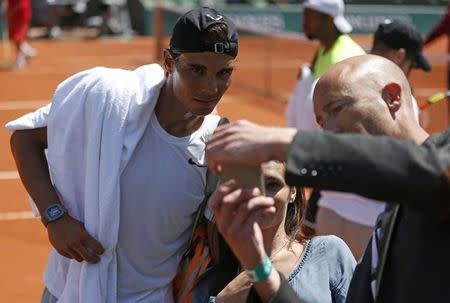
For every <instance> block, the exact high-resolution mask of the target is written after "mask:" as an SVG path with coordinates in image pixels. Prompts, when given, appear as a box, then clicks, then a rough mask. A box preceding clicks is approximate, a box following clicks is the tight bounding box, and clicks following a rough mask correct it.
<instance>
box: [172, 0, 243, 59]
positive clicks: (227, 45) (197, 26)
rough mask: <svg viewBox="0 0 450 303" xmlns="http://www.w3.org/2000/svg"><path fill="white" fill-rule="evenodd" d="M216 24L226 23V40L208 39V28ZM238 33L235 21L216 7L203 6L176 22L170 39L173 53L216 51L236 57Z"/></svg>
mask: <svg viewBox="0 0 450 303" xmlns="http://www.w3.org/2000/svg"><path fill="white" fill-rule="evenodd" d="M215 24H225V25H226V26H227V28H228V37H227V39H226V40H224V41H214V42H208V41H206V34H207V29H208V28H209V27H211V26H212V25H215ZM238 39H239V36H238V33H237V31H236V27H235V25H234V24H233V22H232V21H231V20H230V19H229V18H227V17H226V16H225V15H223V14H221V13H219V12H217V11H216V10H215V9H212V8H208V7H201V8H196V9H193V10H190V11H189V12H187V13H186V14H184V15H183V16H181V17H180V18H179V19H178V21H177V23H176V24H175V26H174V28H173V32H172V38H171V39H170V51H172V52H173V53H196V52H214V53H224V54H227V55H230V56H232V57H236V56H237V53H238Z"/></svg>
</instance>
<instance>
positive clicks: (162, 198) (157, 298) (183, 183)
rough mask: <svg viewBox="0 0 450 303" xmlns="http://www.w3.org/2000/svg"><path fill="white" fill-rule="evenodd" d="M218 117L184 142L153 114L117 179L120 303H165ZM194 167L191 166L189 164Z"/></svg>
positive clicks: (200, 196)
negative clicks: (209, 139)
mask: <svg viewBox="0 0 450 303" xmlns="http://www.w3.org/2000/svg"><path fill="white" fill-rule="evenodd" d="M219 119H220V117H219V116H215V115H209V116H206V117H205V119H204V122H203V124H202V126H201V127H200V128H199V129H198V130H197V131H196V132H195V133H193V134H192V135H190V136H187V137H182V138H179V137H174V136H172V135H170V134H168V133H167V132H166V131H165V130H164V129H163V128H162V127H161V126H160V124H159V122H158V119H157V118H156V115H155V114H153V115H152V117H151V119H150V122H149V123H148V126H147V129H146V130H145V133H144V135H143V137H142V139H141V140H140V142H139V143H138V145H137V147H136V149H135V151H134V154H133V155H132V157H131V159H130V161H129V162H128V164H127V166H126V168H125V170H124V172H123V174H122V177H121V202H120V203H121V205H120V225H119V226H120V227H119V242H118V246H117V257H118V274H117V276H118V281H117V283H118V302H119V303H131V302H133V303H134V302H145V303H147V302H167V303H170V302H172V301H173V298H172V288H171V283H172V279H173V278H174V276H175V274H176V270H177V267H178V263H179V261H180V259H181V256H182V254H183V253H184V251H185V249H186V246H187V243H188V240H189V237H190V232H191V231H190V227H191V225H192V224H193V219H194V215H195V211H196V210H197V207H198V205H199V204H200V202H201V201H202V199H203V191H204V188H205V177H206V167H200V166H197V165H193V164H190V163H189V159H192V160H193V161H194V162H195V163H196V164H199V165H205V144H206V142H207V140H208V138H209V137H210V136H211V135H212V133H213V132H214V130H215V128H216V127H217V124H218V122H219ZM191 162H192V161H191Z"/></svg>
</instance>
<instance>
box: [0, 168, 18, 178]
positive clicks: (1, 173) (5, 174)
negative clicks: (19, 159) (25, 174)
mask: <svg viewBox="0 0 450 303" xmlns="http://www.w3.org/2000/svg"><path fill="white" fill-rule="evenodd" d="M17 179H19V173H18V172H17V171H16V170H10V171H0V180H17Z"/></svg>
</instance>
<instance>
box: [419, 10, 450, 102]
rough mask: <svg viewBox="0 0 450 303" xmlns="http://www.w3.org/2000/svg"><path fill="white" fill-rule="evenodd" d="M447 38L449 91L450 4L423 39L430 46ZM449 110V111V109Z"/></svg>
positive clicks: (449, 87) (449, 86)
mask: <svg viewBox="0 0 450 303" xmlns="http://www.w3.org/2000/svg"><path fill="white" fill-rule="evenodd" d="M443 35H446V36H447V43H448V47H447V88H448V89H449V90H450V62H449V60H450V58H449V56H450V2H449V4H448V8H447V13H446V14H445V16H444V17H442V19H441V21H440V22H439V23H438V24H437V25H436V26H435V27H434V28H433V29H432V30H431V31H430V32H429V33H428V35H427V36H426V37H425V40H424V43H425V45H428V44H430V43H431V42H432V41H434V40H435V39H437V38H439V37H441V36H443ZM449 110H450V109H449Z"/></svg>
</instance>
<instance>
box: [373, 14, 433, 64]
mask: <svg viewBox="0 0 450 303" xmlns="http://www.w3.org/2000/svg"><path fill="white" fill-rule="evenodd" d="M375 40H376V41H381V42H382V43H384V44H386V45H387V46H389V47H390V48H393V49H400V48H403V49H405V51H406V53H407V54H409V55H410V56H412V57H413V60H414V62H415V63H416V65H417V67H418V68H421V69H423V70H424V71H430V70H431V65H430V63H429V62H428V60H427V58H426V57H425V55H424V54H423V41H422V37H421V35H420V33H419V32H418V31H417V29H416V28H415V27H414V25H412V24H410V23H408V22H404V21H401V20H390V19H387V20H385V21H384V22H383V23H381V24H380V25H378V28H377V30H376V32H375Z"/></svg>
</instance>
